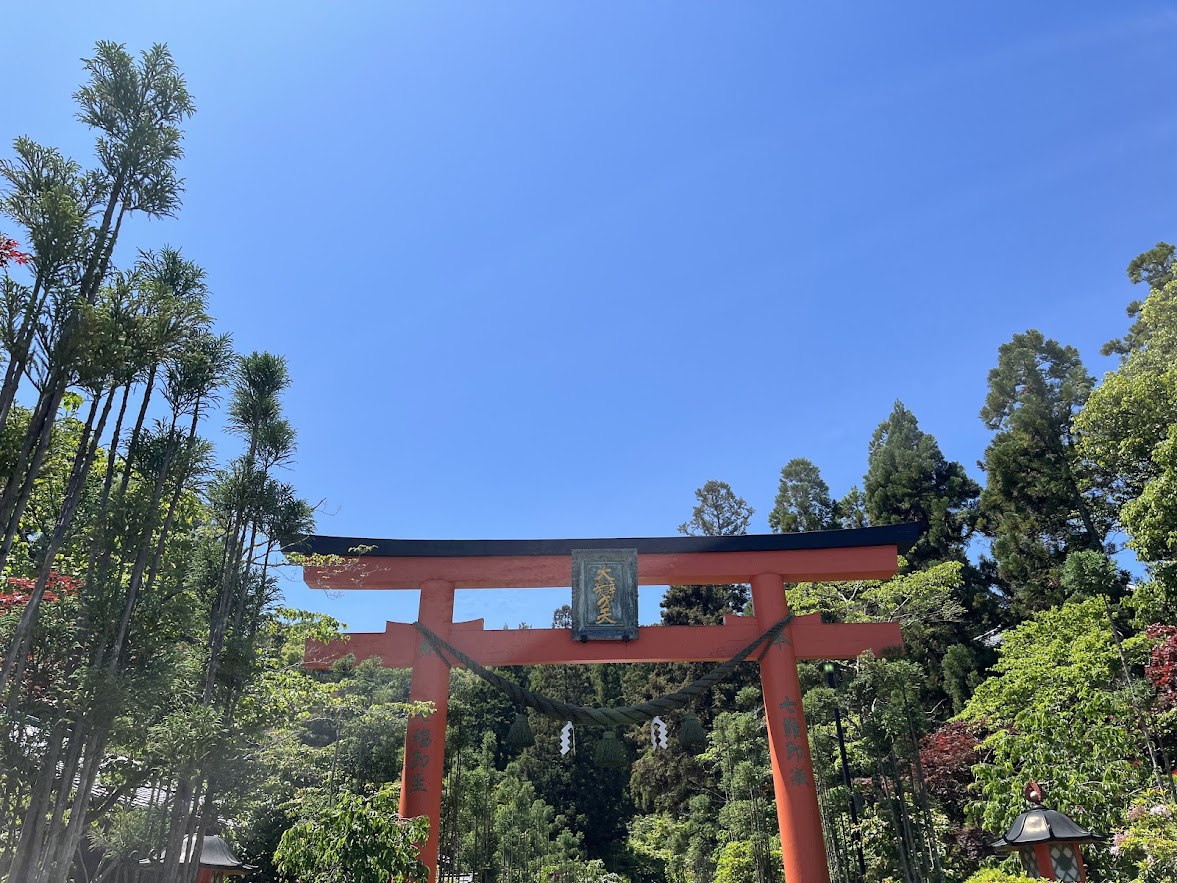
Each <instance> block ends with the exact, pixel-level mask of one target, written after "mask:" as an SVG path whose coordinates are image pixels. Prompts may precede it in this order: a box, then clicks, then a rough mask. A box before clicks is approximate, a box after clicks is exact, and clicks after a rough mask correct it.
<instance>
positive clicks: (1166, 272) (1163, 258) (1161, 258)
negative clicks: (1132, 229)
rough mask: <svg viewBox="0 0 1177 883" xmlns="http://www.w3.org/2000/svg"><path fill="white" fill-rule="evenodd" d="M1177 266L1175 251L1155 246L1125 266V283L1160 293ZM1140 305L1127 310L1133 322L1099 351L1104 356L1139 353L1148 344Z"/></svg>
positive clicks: (1165, 245)
mask: <svg viewBox="0 0 1177 883" xmlns="http://www.w3.org/2000/svg"><path fill="white" fill-rule="evenodd" d="M1175 265H1177V247H1174V246H1173V245H1170V244H1169V243H1168V242H1158V243H1157V244H1156V245H1155V246H1153V247H1152V248H1150V249H1149V250H1148V251H1146V252H1141V253H1140V254H1138V255H1137V256H1136V257H1134V258H1133V259H1132V260H1131V261H1130V262H1129V264H1128V279H1129V281H1131V282H1132V284H1133V285H1140V284H1141V283H1143V284H1144V285H1145V286H1146V287H1147V288H1148V289H1149V290H1150V291H1152V290H1154V289H1161V288H1164V287H1165V286H1166V285H1168V284H1169V283H1170V282H1172V281H1173V279H1174V266H1175ZM1142 306H1143V304H1142V303H1141V302H1140V301H1139V300H1134V301H1132V302H1131V303H1130V304H1128V307H1127V313H1128V317H1129V318H1131V319H1136V321H1135V322H1133V323H1132V327H1131V328H1129V329H1128V333H1127V334H1126V335H1125V336H1124V337H1122V338H1119V339H1117V340H1109V341H1108V342H1107V343H1105V344H1104V345H1103V348H1102V349H1101V350H1100V352H1102V353H1103V354H1104V355H1105V356H1110V355H1111V354H1112V353H1119V354H1120V355H1121V356H1127V355H1129V354H1130V353H1132V352H1134V351H1135V350H1138V349H1141V348H1142V347H1143V346H1145V344H1146V343H1147V340H1148V335H1149V329H1148V327H1147V325H1146V324H1145V323H1143V322H1141V321H1140V310H1141V308H1142Z"/></svg>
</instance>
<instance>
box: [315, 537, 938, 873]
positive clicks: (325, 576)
mask: <svg viewBox="0 0 1177 883" xmlns="http://www.w3.org/2000/svg"><path fill="white" fill-rule="evenodd" d="M918 536H919V526H918V525H913V524H900V525H889V526H886V527H868V528H859V529H855V530H838V531H821V532H816V533H800V534H771V535H753V536H741V537H649V538H641V539H634V538H629V539H584V540H377V539H361V538H348V537H326V536H313V537H309V538H308V539H307V540H306V541H304V542H302V543H300V544H298V546H296V547H293V549H292V551H297V552H300V553H303V554H309V555H312V556H338V559H344V560H343V562H342V563H339V564H336V563H334V562H335V561H336V560H338V559H336V558H333V559H331V560H332V564H331V565H330V566H309V565H308V566H306V567H305V568H304V579H305V580H306V583H307V585H308V586H310V587H311V588H319V589H420V590H421V600H420V608H419V614H418V619H419V621H420V622H421V623H422V624H423V625H425V626H427V627H429V628H430V629H431V630H432V631H434V632H435V633H436V634H438V635H439V636H440V637H442V638H444V639H445V640H446V641H448V642H449V643H451V644H452V645H453V646H455V647H457V648H458V649H460V650H462V651H463V652H465V653H466V654H467V655H469V656H471V657H472V658H474V659H476V660H477V661H478V662H480V663H482V664H483V665H561V664H570V663H593V662H706V661H721V660H726V659H729V658H731V657H732V656H734V655H735V654H736V653H737V652H738V651H739V650H740V649H742V648H743V647H744V646H746V645H747V644H748V643H750V642H751V641H752V640H754V639H755V638H756V637H758V636H759V635H761V634H763V633H764V632H765V631H766V630H767V629H768V628H769V627H771V626H772V625H773V624H774V623H776V622H777V621H779V620H780V619H782V618H784V617H785V616H786V615H787V614H788V612H789V608H788V602H787V600H786V597H785V583H797V582H828V581H834V580H868V579H869V580H873V579H886V578H888V577H891V576H893V575H894V574H895V571H896V569H897V556H898V554H899V553H900V552H903V551H906V550H907V549H908V548H909V547H910V546H911V544H912V543H914V542H915V540H916V538H917V537H918ZM616 548H632V549H637V552H638V571H637V581H638V584H639V585H698V584H719V583H750V584H751V586H752V607H753V612H754V615H753V616H751V617H743V616H729V617H726V618H725V619H724V623H723V625H703V626H646V627H643V628H639V629H638V638H637V639H636V640H632V641H629V642H622V641H589V642H586V643H582V642H579V641H573V640H571V639H570V633H569V631H568V630H563V629H520V630H511V631H487V630H485V629H484V628H483V621H482V620H475V621H473V622H457V623H456V622H454V621H453V613H454V592H455V590H456V589H489V588H512V589H527V588H546V587H551V586H560V585H568V583H569V579H570V573H571V555H572V550H573V549H616ZM356 550H363V553H362V554H361V555H357V552H356ZM902 643H903V639H902V637H901V635H900V632H899V626H898V625H897V624H895V623H855V624H824V623H822V622H821V620H820V617H818V616H817V615H811V616H801V617H798V618H796V619H795V620H793V622H792V623H791V624H790V625H789V626H787V627H786V629H785V630H784V632H783V633H782V634H781V635H780V636H779V637H778V638H777V639H776V640H775V641H773V642H772V644H771V645H770V646H769V647H768V648H767V650H765V651H764V653H763V655H762V656H760V658H759V664H760V678H761V685H762V687H763V693H764V710H765V717H766V720H767V722H768V743H769V754H770V756H771V759H772V778H773V787H774V790H775V793H776V806H777V819H778V821H779V822H780V831H781V853H782V856H783V859H784V870H785V877H786V879H787V880H788V881H789V883H829V879H830V876H829V868H828V866H827V863H826V852H825V846H824V843H823V840H822V830H821V815H820V811H819V809H818V802H817V790H816V786H815V784H814V781H813V764H812V760H811V758H810V756H809V740H808V736H807V731H806V727H805V713H804V710H803V708H802V705H801V687H800V684H799V682H798V679H797V660H799V659H853V658H855V657H856V656H858V655H859V654H860V653H863V652H865V651H867V650H871V651H873V652H875V653H880V652H882V651H884V650H887V649H890V648H897V647H901V646H902ZM347 654H352V655H354V656H355V657H356V659H357V660H361V661H362V660H364V659H371V658H373V657H376V658H379V659H380V660H381V662H382V664H383V665H384V666H385V667H387V668H411V669H412V670H413V677H412V686H411V688H410V698H411V699H412V700H414V701H429V702H432V703H433V704H434V707H435V708H436V712H435V713H434V714H432V715H430V716H429V717H428V718H424V719H422V718H414V719H413V720H411V721H410V722H409V725H408V730H407V733H406V736H405V759H404V769H403V773H402V776H401V802H400V813H401V815H402V816H404V817H414V816H422V815H423V816H428V817H429V820H430V827H429V841H428V842H427V843H426V844H425V847H424V848H423V850H422V855H421V857H422V859H423V860H424V862H425V864H426V865H428V866H429V873H430V880H431V881H432V883H436V880H437V849H438V830H439V827H440V825H439V821H440V818H441V789H442V771H443V760H444V758H443V752H444V747H445V725H446V710H447V707H448V704H449V669H448V668H447V666H446V663H445V662H444V661H443V660H442V659H441V658H440V657H439V656H438V655H437V654H436V653H434V652H432V651H431V650H430V648H429V647H428V645H427V644H426V643H425V642H424V641H423V640H422V639H421V636H420V634H419V633H418V632H417V631H416V629H414V628H413V626H412V625H411V624H409V623H398V622H390V623H388V626H387V628H386V629H385V630H384V631H383V632H375V633H366V634H365V633H359V634H352V635H350V636H349V640H347V641H338V642H332V643H331V644H328V645H326V646H322V645H312V646H310V647H308V648H307V660H306V661H307V665H308V666H311V667H317V668H325V667H328V666H330V665H331V663H332V662H333V661H335V660H337V659H339V658H341V657H343V656H345V655H347Z"/></svg>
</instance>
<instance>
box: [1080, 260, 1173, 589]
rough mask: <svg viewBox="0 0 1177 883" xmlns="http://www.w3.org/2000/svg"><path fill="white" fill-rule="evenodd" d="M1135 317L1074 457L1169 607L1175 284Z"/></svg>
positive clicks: (1083, 416) (1090, 407) (1086, 413)
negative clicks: (1095, 482)
mask: <svg viewBox="0 0 1177 883" xmlns="http://www.w3.org/2000/svg"><path fill="white" fill-rule="evenodd" d="M1162 278H1163V277H1162ZM1158 281H1161V280H1158ZM1137 315H1138V319H1137V326H1138V332H1137V333H1135V334H1134V335H1131V336H1132V338H1133V340H1134V343H1133V346H1132V347H1131V348H1128V349H1126V350H1125V351H1124V354H1125V358H1124V361H1123V362H1122V364H1121V365H1120V367H1119V368H1118V369H1117V370H1115V371H1112V372H1110V373H1109V374H1107V375H1106V377H1105V378H1104V381H1103V383H1102V384H1100V386H1099V388H1098V389H1096V390H1095V391H1094V392H1093V393H1092V395H1091V398H1090V399H1089V400H1088V402H1087V404H1086V406H1085V407H1084V408H1083V411H1082V412H1081V413H1080V414H1079V416H1078V418H1077V419H1076V430H1077V433H1078V437H1079V441H1078V447H1079V452H1080V454H1081V455H1082V456H1083V457H1084V459H1085V461H1087V462H1089V463H1091V464H1093V469H1094V471H1095V472H1096V473H1097V474H1098V475H1099V476H1100V477H1101V480H1102V483H1103V484H1105V485H1106V486H1108V487H1109V488H1110V490H1111V498H1112V501H1113V503H1114V504H1115V505H1116V506H1117V507H1118V508H1119V519H1120V522H1121V523H1122V524H1123V526H1124V527H1125V528H1126V529H1127V530H1128V532H1129V533H1130V535H1131V539H1130V540H1129V545H1130V546H1132V547H1133V549H1134V550H1135V551H1136V553H1137V555H1138V557H1140V559H1141V560H1143V561H1145V562H1147V563H1148V564H1149V565H1150V566H1152V568H1153V569H1154V572H1155V573H1156V576H1157V578H1158V580H1159V581H1160V583H1161V586H1162V588H1163V590H1164V593H1165V594H1166V595H1167V597H1168V598H1169V599H1170V600H1169V602H1168V604H1169V605H1170V606H1171V605H1172V599H1173V598H1177V572H1175V569H1174V565H1173V562H1174V561H1177V540H1175V539H1174V537H1177V505H1175V504H1174V502H1173V501H1174V499H1175V498H1177V494H1175V491H1177V367H1174V366H1177V281H1166V282H1164V284H1163V285H1162V286H1161V287H1159V288H1154V289H1153V291H1152V293H1151V294H1150V295H1149V296H1148V298H1147V299H1146V300H1145V301H1144V303H1143V304H1142V305H1141V307H1140V309H1139V311H1138V314H1137Z"/></svg>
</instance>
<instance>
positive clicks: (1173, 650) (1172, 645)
mask: <svg viewBox="0 0 1177 883" xmlns="http://www.w3.org/2000/svg"><path fill="white" fill-rule="evenodd" d="M1148 636H1149V637H1150V638H1153V639H1154V640H1156V639H1158V638H1159V639H1160V642H1159V643H1158V644H1157V645H1156V646H1155V647H1153V648H1152V654H1151V655H1150V656H1149V661H1148V664H1147V665H1145V667H1144V674H1145V676H1146V677H1147V678H1148V679H1149V681H1150V682H1151V683H1152V685H1153V686H1154V687H1156V689H1157V693H1159V694H1160V697H1159V698H1160V700H1161V701H1162V702H1164V703H1167V704H1168V705H1177V626H1171V625H1150V626H1149V627H1148Z"/></svg>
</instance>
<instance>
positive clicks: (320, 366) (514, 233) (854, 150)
mask: <svg viewBox="0 0 1177 883" xmlns="http://www.w3.org/2000/svg"><path fill="white" fill-rule="evenodd" d="M5 30H6V37H7V39H6V40H5V49H4V53H3V54H2V55H0V72H2V73H3V79H4V82H5V83H6V89H5V98H4V103H3V110H2V111H0V139H2V140H3V141H5V142H7V141H9V140H10V139H11V137H13V136H15V135H18V134H27V135H29V136H31V137H33V138H35V139H38V140H41V141H44V142H46V143H50V144H55V145H58V146H60V147H62V148H63V149H65V150H67V151H68V152H70V153H73V154H74V155H75V156H77V157H78V158H79V159H83V160H86V161H89V156H90V144H91V137H90V135H89V134H88V133H87V132H86V131H85V130H84V129H82V127H81V126H80V125H79V124H78V123H76V122H75V121H74V120H73V116H72V115H73V107H72V104H71V99H70V95H71V93H72V91H73V90H74V89H75V88H76V87H77V85H78V84H79V82H80V81H81V77H82V72H81V66H80V64H79V62H78V59H79V58H81V57H82V56H84V55H86V54H87V53H88V52H89V50H90V47H92V45H93V43H94V41H95V40H97V39H114V40H118V41H121V42H125V43H126V44H127V45H128V47H130V48H132V49H136V50H137V49H141V48H144V47H146V46H147V45H148V44H150V43H151V42H154V41H162V42H166V43H168V44H169V46H170V47H171V49H172V51H173V53H174V55H175V56H176V58H177V61H178V63H179V65H180V66H181V68H182V70H183V71H184V72H185V74H186V76H187V79H188V82H189V86H190V89H191V91H192V93H193V95H194V96H195V99H196V102H197V106H198V110H199V112H198V114H197V115H196V116H195V117H194V118H193V119H192V121H191V123H190V125H189V127H188V137H187V142H186V143H187V151H188V155H187V157H186V158H185V160H184V162H183V165H182V172H183V174H184V176H185V178H186V179H187V186H188V193H187V196H186V198H185V206H184V208H183V210H182V212H181V214H180V215H179V217H178V218H177V219H175V220H167V221H157V222H151V223H146V222H138V223H135V224H133V225H132V226H131V227H130V228H129V229H128V231H127V234H126V235H125V236H124V239H123V241H122V242H121V243H120V252H119V253H117V254H116V260H118V261H121V262H122V263H129V262H131V261H132V260H133V257H134V249H135V248H137V247H158V246H159V245H162V244H165V243H168V244H172V245H176V246H180V247H181V248H182V249H183V251H184V253H185V254H186V256H188V257H190V258H192V259H194V260H196V261H198V262H199V263H201V264H202V265H203V266H205V267H206V268H207V270H208V274H209V281H210V284H211V287H212V291H213V298H212V309H213V312H214V314H215V315H216V316H217V317H218V320H219V323H220V327H221V328H222V329H223V330H226V331H230V332H232V334H233V336H234V338H235V339H236V342H237V346H238V348H239V349H241V350H243V351H248V350H252V349H268V350H273V351H276V352H280V353H283V354H284V355H285V356H286V357H287V358H288V360H289V363H290V368H291V373H292V375H293V377H294V386H293V388H292V390H291V392H290V394H289V396H288V398H287V407H288V410H289V413H290V417H291V419H292V420H293V422H294V423H295V425H296V426H297V427H298V430H299V436H300V453H299V458H298V462H297V465H296V468H295V470H294V473H293V479H294V480H295V482H296V483H297V485H298V487H299V488H300V489H301V490H302V492H303V493H304V494H305V495H306V496H307V497H308V498H309V499H311V500H313V501H316V502H318V501H322V506H321V514H320V517H319V530H320V531H321V532H323V533H334V534H342V535H357V536H389V537H442V538H449V537H454V538H461V537H563V536H640V535H666V534H671V533H673V532H674V530H675V527H676V525H678V524H679V523H680V522H682V521H684V520H685V519H686V518H687V517H688V516H689V514H690V509H691V507H692V505H693V502H694V500H693V490H694V489H695V488H696V487H698V486H699V485H701V484H702V483H703V482H704V481H706V480H708V479H711V478H719V479H723V480H725V481H728V482H730V483H731V484H732V486H733V487H734V489H735V490H736V491H737V492H738V493H740V494H741V495H743V496H744V497H746V498H747V499H748V501H749V502H750V503H751V504H752V505H753V506H754V507H755V508H756V510H757V515H756V519H755V521H754V527H755V529H756V530H760V531H766V530H767V522H766V517H767V514H768V512H769V510H770V509H771V507H772V500H773V497H774V495H775V493H776V485H777V478H778V475H779V470H780V468H781V466H782V465H784V463H785V462H787V461H788V460H789V459H790V458H792V457H796V456H806V457H809V458H810V459H812V460H814V461H815V462H816V463H818V465H819V466H821V468H822V470H823V473H824V475H825V477H826V479H827V481H828V482H829V483H830V485H831V487H832V489H833V491H834V492H835V494H839V495H840V494H841V493H843V492H845V491H846V490H847V489H848V488H849V487H850V486H851V485H852V484H854V483H856V482H860V481H861V476H862V474H863V472H864V470H865V458H866V445H867V442H868V440H869V438H870V434H871V432H872V430H873V428H874V427H875V425H877V423H878V422H879V421H880V420H881V419H883V418H884V417H885V416H886V415H887V413H888V412H889V410H890V408H891V404H892V402H893V401H894V400H895V399H897V398H899V399H902V400H903V401H904V402H905V403H906V404H907V405H908V406H909V407H911V408H912V409H913V410H914V411H915V413H916V415H917V416H918V417H919V419H920V422H921V426H922V428H923V429H925V430H926V431H928V432H931V433H933V434H934V435H936V437H937V438H938V440H939V442H940V444H941V447H942V448H943V449H944V451H945V453H946V454H947V455H948V456H949V457H951V458H953V459H958V460H960V461H962V462H963V463H965V464H966V465H967V466H968V467H969V468H970V470H971V471H973V473H974V474H977V470H976V468H975V462H976V460H977V459H978V458H979V457H980V456H981V455H982V452H983V450H984V447H985V445H986V443H987V432H986V430H985V429H984V427H983V426H982V425H981V422H980V420H979V419H978V417H977V412H978V410H979V408H980V406H981V403H982V400H983V398H984V392H985V376H986V372H987V371H988V370H989V368H990V367H992V365H993V363H994V361H995V358H996V350H997V347H998V345H999V344H1001V343H1002V342H1003V341H1005V340H1007V339H1008V338H1009V337H1010V336H1011V335H1013V334H1014V333H1016V332H1019V331H1024V330H1025V329H1027V328H1031V327H1036V328H1039V329H1041V330H1042V331H1043V332H1044V333H1046V334H1048V335H1050V336H1052V337H1055V338H1057V339H1059V340H1061V341H1063V342H1065V343H1070V344H1074V345H1075V346H1077V347H1079V348H1080V350H1081V352H1082V353H1083V355H1084V357H1085V359H1086V360H1087V364H1088V366H1089V368H1091V369H1092V370H1093V371H1094V372H1096V373H1097V374H1101V373H1102V372H1104V371H1106V370H1108V369H1109V368H1110V367H1112V364H1111V362H1110V361H1109V360H1106V359H1103V358H1101V357H1100V356H1099V354H1098V349H1099V345H1100V344H1101V343H1102V342H1103V341H1105V340H1107V339H1108V338H1110V337H1113V336H1118V335H1119V334H1120V333H1122V330H1123V328H1124V326H1125V320H1124V316H1123V307H1124V305H1125V303H1127V301H1128V300H1130V299H1131V298H1132V297H1134V296H1139V294H1140V292H1135V291H1133V290H1132V288H1131V286H1129V284H1128V282H1127V280H1126V278H1125V276H1124V267H1125V265H1126V264H1127V262H1128V260H1129V259H1130V258H1131V257H1132V256H1134V255H1135V254H1137V253H1138V252H1140V251H1142V250H1144V249H1145V248H1148V247H1150V246H1151V245H1152V244H1154V243H1155V242H1156V241H1157V240H1159V239H1167V240H1170V241H1172V240H1173V239H1174V237H1175V236H1177V230H1175V229H1174V216H1173V208H1172V207H1173V205H1174V204H1175V200H1174V196H1175V190H1177V178H1175V176H1174V174H1173V157H1174V150H1175V148H1177V90H1175V89H1174V85H1175V83H1174V78H1175V74H1174V67H1173V64H1172V46H1173V43H1174V39H1175V38H1177V5H1175V4H1174V3H1161V2H1140V3H1135V2H1122V3H1107V2H1061V0H1057V2H1041V3H1033V4H1027V3H1013V2H990V3H981V2H974V3H944V2H919V3H914V2H900V0H895V2H888V3H866V2H859V3H815V2H807V3H799V2H728V3H718V2H684V0H675V2H656V0H631V2H624V3H623V2H614V3H586V2H571V0H568V2H564V0H559V2H558V0H542V2H541V0H533V2H527V3H524V2H509V0H497V2H485V0H480V2H445V0H430V2H425V0H418V2H374V0H373V2H365V3H358V2H334V3H322V2H320V3H314V4H311V3H302V2H263V0H250V2H235V3H226V2H221V0H211V2H203V3H199V4H197V3H183V4H179V3H175V4H164V3H158V2H140V3H135V2H125V0H122V2H117V0H112V2H108V3H103V4H95V3H83V2H68V3H67V2H59V0H43V2H40V3H37V4H21V5H18V6H16V7H14V8H12V9H9V10H7V11H6V12H5ZM224 450H225V452H226V454H229V453H231V452H232V447H231V443H229V442H226V443H225V444H224ZM566 592H567V590H562V591H555V592H543V591H537V592H516V593H511V594H506V593H489V592H479V593H475V592H465V593H461V594H460V595H459V601H458V616H459V617H475V616H486V618H487V620H488V624H489V625H494V626H497V625H500V624H502V623H503V622H509V623H511V624H515V623H517V622H519V621H522V620H527V621H530V622H532V623H533V624H536V625H546V624H547V621H548V619H549V617H550V611H551V609H552V608H553V607H555V606H557V605H558V604H560V603H563V601H564V599H565V595H566ZM411 594H412V593H391V592H389V593H351V594H349V595H347V596H346V597H342V598H329V597H325V596H324V595H322V594H321V593H317V592H311V591H309V590H307V589H305V588H303V587H301V584H299V583H297V582H295V581H293V580H292V581H291V582H290V583H289V585H288V591H287V595H288V600H289V602H290V603H291V604H294V605H297V606H302V607H306V608H312V609H320V610H324V611H326V612H331V613H333V614H334V615H337V616H339V617H340V618H342V619H344V620H346V621H347V622H349V623H350V624H352V625H353V627H356V628H360V629H363V630H370V629H379V628H381V627H382V623H383V620H384V619H386V618H397V619H412V618H413V613H414V609H413V599H412V597H411ZM656 611H657V594H656V592H654V593H651V592H646V593H645V595H644V597H643V619H645V620H649V619H651V618H654V617H656Z"/></svg>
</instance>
